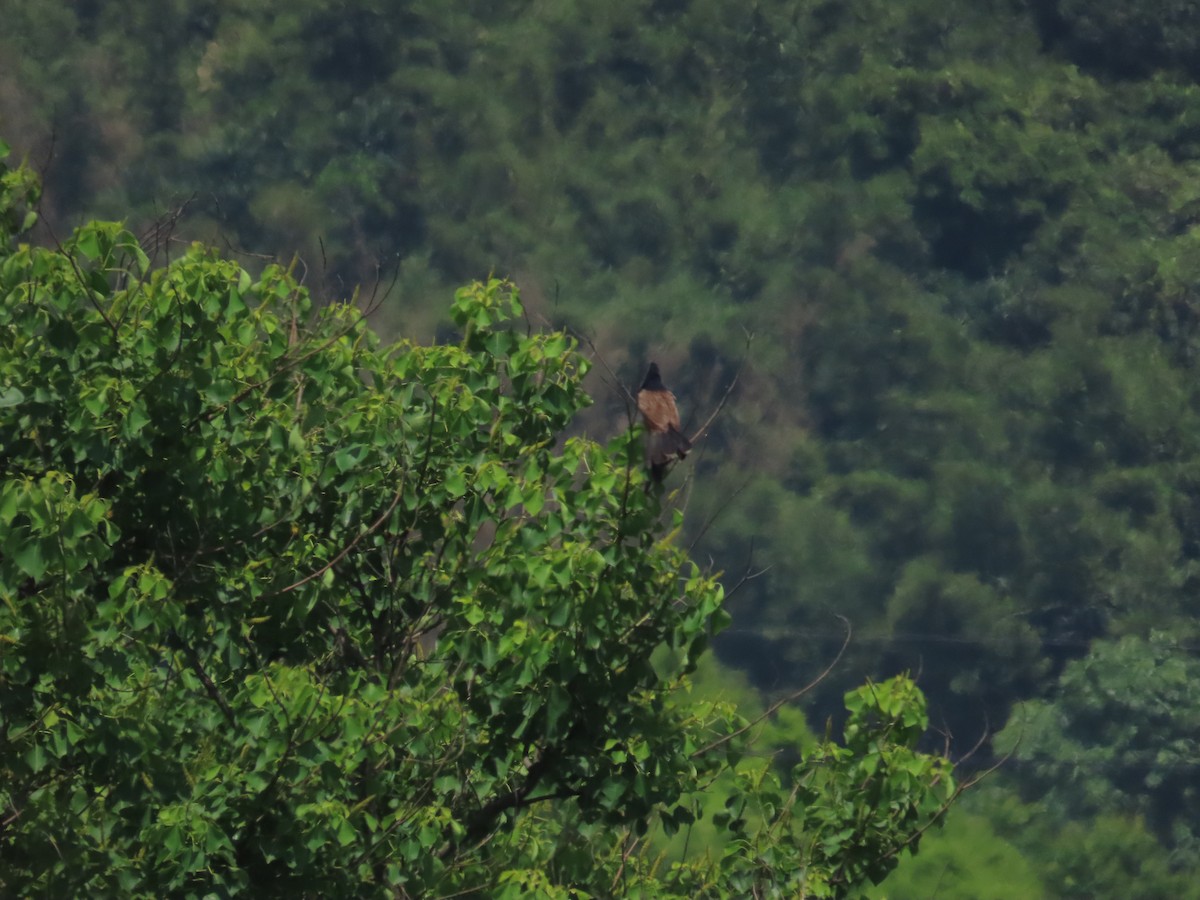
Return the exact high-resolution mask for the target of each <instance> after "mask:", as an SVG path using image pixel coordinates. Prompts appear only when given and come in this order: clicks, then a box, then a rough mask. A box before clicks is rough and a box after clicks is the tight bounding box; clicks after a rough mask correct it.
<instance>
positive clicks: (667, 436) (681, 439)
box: [647, 425, 692, 481]
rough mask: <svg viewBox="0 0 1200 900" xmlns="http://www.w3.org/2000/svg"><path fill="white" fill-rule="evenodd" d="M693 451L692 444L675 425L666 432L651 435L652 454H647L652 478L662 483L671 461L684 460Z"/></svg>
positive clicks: (650, 448)
mask: <svg viewBox="0 0 1200 900" xmlns="http://www.w3.org/2000/svg"><path fill="white" fill-rule="evenodd" d="M691 449H692V442H691V441H689V440H688V439H687V437H686V436H685V435H684V434H683V433H682V432H681V431H679V430H678V429H677V428H675V427H674V426H673V425H672V426H670V427H668V428H667V430H666V431H657V432H655V433H654V434H653V435H651V439H650V447H649V450H650V452H649V453H648V454H647V456H648V460H647V461H648V462H649V464H650V475H651V477H652V478H653V479H654V480H655V481H662V479H663V476H664V475H666V474H667V468H668V467H669V466H670V463H671V461H672V460H675V459H683V458H684V457H685V456H687V455H688V451H689V450H691Z"/></svg>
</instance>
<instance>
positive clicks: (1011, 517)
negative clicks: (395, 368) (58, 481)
mask: <svg viewBox="0 0 1200 900" xmlns="http://www.w3.org/2000/svg"><path fill="white" fill-rule="evenodd" d="M0 19H2V21H3V22H4V24H5V27H4V28H3V29H0V134H4V135H5V137H6V139H7V140H9V141H10V142H12V143H13V144H14V145H15V147H16V148H17V149H18V151H19V152H23V153H28V155H29V159H30V161H31V163H32V164H34V165H37V166H41V167H43V169H44V172H45V181H46V191H47V196H46V202H45V204H44V206H43V214H44V218H45V220H46V222H47V223H48V227H46V228H44V230H43V231H42V232H40V233H39V234H38V235H37V237H38V239H40V240H43V241H46V242H52V241H53V239H54V236H57V237H59V238H62V237H63V235H64V234H65V233H66V231H67V230H68V226H69V225H71V224H76V223H78V222H79V221H82V219H83V218H85V217H87V216H91V215H103V216H114V217H122V218H126V219H127V220H128V221H129V223H130V226H131V227H132V228H134V229H135V230H139V231H141V230H144V229H148V228H149V227H150V226H151V225H152V224H153V223H155V222H161V221H163V217H164V216H168V217H169V216H172V215H173V214H174V213H176V212H177V211H179V210H180V209H181V208H182V209H183V214H182V215H181V216H180V217H179V218H178V221H173V222H172V226H171V227H172V229H173V230H172V232H171V233H172V234H174V235H175V236H176V237H179V238H191V237H203V238H206V239H209V240H212V241H214V242H220V243H224V244H225V245H227V246H229V247H231V248H236V249H239V250H243V251H247V252H252V253H255V254H277V255H279V256H280V257H281V258H282V259H283V261H284V262H286V261H287V260H288V259H290V258H291V255H292V254H293V252H297V253H299V254H300V256H301V258H302V259H303V265H302V266H299V267H298V270H299V271H302V272H304V273H305V278H306V280H307V283H308V285H309V286H310V287H311V288H312V290H313V291H314V293H315V294H316V295H317V296H318V297H320V298H326V299H336V298H340V297H345V296H347V295H349V294H350V292H351V291H352V290H353V288H354V285H355V284H357V283H363V284H366V285H368V286H370V285H372V284H374V283H376V282H379V283H382V284H384V285H387V284H389V283H391V280H392V278H393V277H395V284H394V286H393V287H392V289H391V291H390V293H388V294H387V299H386V301H385V306H384V307H383V308H382V309H381V310H380V312H379V313H378V315H377V317H376V324H377V327H378V328H379V329H380V330H381V331H384V332H394V331H402V332H404V333H407V334H414V335H423V334H433V333H435V332H436V331H437V329H439V327H442V326H443V325H444V324H445V323H444V322H443V313H444V308H445V307H444V303H443V301H442V298H443V297H444V295H445V292H446V289H447V288H448V287H449V286H451V285H457V284H459V283H462V282H464V281H466V280H468V279H470V278H474V277H481V276H485V275H487V274H488V273H489V272H496V273H501V274H504V275H508V276H511V277H513V278H514V279H515V281H516V282H517V283H518V284H519V285H520V287H521V289H522V294H523V296H524V298H525V301H526V304H527V307H528V309H529V313H530V316H531V318H532V319H534V320H535V321H538V322H539V323H540V322H543V321H548V322H550V323H552V324H560V325H567V326H570V327H571V328H573V329H575V330H576V331H577V332H579V333H581V334H583V335H585V336H587V337H588V338H589V339H591V340H592V341H593V342H594V345H595V348H596V350H597V351H598V352H599V354H600V355H601V356H602V357H603V359H604V361H605V362H606V364H607V365H608V366H610V367H611V368H612V369H613V370H614V371H615V372H616V373H617V375H618V376H619V377H620V378H621V379H623V380H624V381H625V383H626V384H632V383H634V382H635V381H636V379H637V378H638V377H639V375H640V373H641V371H642V367H643V366H644V363H645V361H646V360H647V359H648V358H651V357H653V358H655V359H657V360H658V362H659V363H660V364H661V365H662V366H663V369H664V372H665V373H666V376H667V382H668V384H669V385H670V386H671V387H672V388H673V389H674V390H675V391H676V393H677V394H678V396H679V400H680V406H681V408H682V409H683V411H684V415H685V418H690V419H691V424H692V425H696V424H698V423H699V422H702V421H703V420H704V419H705V418H706V417H707V415H708V413H709V412H710V411H711V410H712V409H713V407H714V406H715V405H716V404H717V402H718V400H719V398H720V396H721V394H722V392H723V391H724V389H725V387H726V385H727V384H728V383H729V382H730V381H731V379H732V377H733V375H734V373H735V372H740V374H739V377H738V383H737V386H736V388H735V390H734V393H733V394H732V396H731V399H730V402H729V403H728V405H727V406H726V407H725V409H723V411H722V413H721V415H720V416H719V417H718V419H717V421H716V424H715V426H714V429H713V431H712V432H711V433H710V434H709V435H708V436H707V438H706V440H705V441H704V442H703V443H702V445H701V446H700V447H699V448H698V450H697V452H696V454H694V456H693V457H692V458H690V459H689V461H688V463H687V464H686V465H685V466H683V467H681V469H680V471H679V472H678V473H676V474H674V475H673V476H672V480H671V484H672V485H673V486H679V485H684V486H685V488H684V490H683V491H681V493H680V498H681V502H683V501H686V516H685V523H686V525H685V529H687V530H689V531H690V539H691V540H694V541H695V542H696V543H695V547H694V553H695V554H696V555H697V557H698V558H702V559H707V558H711V559H712V560H713V563H714V565H715V567H716V568H718V569H721V570H724V571H725V572H726V573H727V581H728V582H729V583H730V585H732V584H733V583H736V582H737V581H738V580H739V578H740V576H741V575H742V574H743V573H750V574H755V575H756V577H754V578H752V579H750V580H748V581H746V582H745V583H744V584H742V585H741V586H740V587H739V589H738V590H737V592H736V594H735V595H734V597H733V600H732V605H731V609H732V611H733V614H734V621H733V624H732V626H731V627H730V628H729V629H728V630H727V631H726V632H725V634H724V636H723V638H722V642H721V643H720V644H719V649H720V651H721V654H722V658H723V659H724V661H725V662H726V663H728V664H730V665H732V666H736V667H739V668H742V669H744V670H745V671H746V672H748V673H749V675H750V677H751V679H752V681H753V682H754V684H756V685H757V686H758V687H759V688H760V689H761V690H762V691H764V692H766V693H767V694H769V695H771V696H775V695H779V694H782V693H783V692H786V691H788V690H789V689H794V688H796V687H799V686H801V685H803V684H805V683H807V682H808V681H809V680H810V679H811V678H812V677H814V676H815V675H816V674H817V673H818V672H820V671H821V670H822V669H824V667H825V666H826V665H828V663H829V662H830V661H831V660H832V659H833V657H834V656H835V655H836V653H837V651H838V648H839V647H840V646H841V643H842V641H843V638H844V634H845V629H844V626H843V623H842V619H845V620H846V621H847V622H848V623H849V625H850V627H851V628H852V639H851V642H850V644H849V647H848V649H847V650H846V653H845V655H844V657H843V659H842V661H841V663H840V665H839V666H838V667H837V668H836V669H835V671H834V673H833V674H832V675H831V677H830V678H828V679H827V680H826V681H825V682H824V683H823V684H822V685H821V686H820V687H818V688H817V689H816V690H815V691H814V692H813V694H812V695H810V700H811V705H810V706H809V707H808V712H809V715H810V718H811V719H812V721H813V722H814V723H816V724H818V725H819V724H820V723H822V722H823V721H824V719H825V717H826V716H835V717H840V716H841V715H842V713H841V696H842V694H843V692H844V691H845V690H846V689H848V688H849V687H851V686H854V685H857V684H860V683H861V682H862V680H863V678H864V677H865V676H875V677H886V676H889V675H892V674H894V673H896V672H899V671H905V670H908V671H911V672H912V673H913V674H914V675H915V676H916V677H917V679H918V682H919V683H920V684H921V685H922V687H923V688H924V689H925V690H926V691H927V692H928V695H929V697H930V705H931V712H932V716H933V719H934V721H935V723H937V724H940V725H941V726H942V727H944V729H945V730H946V731H947V732H948V733H949V735H950V740H951V744H950V746H951V750H952V752H953V753H955V754H960V755H962V754H966V752H967V751H968V750H969V749H970V748H971V747H972V746H974V745H975V743H976V741H977V740H979V739H980V738H981V737H983V739H984V745H983V747H982V748H981V750H980V751H979V752H978V753H977V754H975V756H974V757H972V760H973V762H972V763H971V764H972V765H974V764H975V763H977V762H979V761H981V760H982V761H992V760H995V759H996V758H998V757H999V756H1000V755H1003V754H1011V758H1010V759H1009V760H1008V761H1007V763H1006V764H1005V765H1004V766H1002V768H1001V770H1000V773H999V774H998V775H996V776H993V777H992V778H990V779H989V781H988V782H987V786H986V787H985V788H981V789H979V790H977V791H976V792H975V796H974V798H973V799H972V800H970V801H968V803H969V806H970V815H969V816H967V817H964V818H963V819H962V822H963V823H964V825H963V827H962V828H961V829H959V830H957V831H956V830H955V829H954V828H953V827H951V828H950V829H948V832H947V834H946V835H945V836H944V837H942V838H939V841H940V842H941V843H936V844H931V845H930V846H935V847H939V848H940V850H939V851H938V853H937V854H935V853H932V852H931V853H928V854H926V855H925V856H924V857H919V858H918V860H917V864H916V867H914V868H912V869H908V870H905V869H902V870H901V872H900V873H899V875H898V876H897V879H898V880H897V879H894V880H892V881H889V882H887V883H886V884H885V888H887V889H888V891H889V892H890V894H889V895H890V896H896V897H898V896H913V897H920V896H928V895H929V893H930V891H931V888H930V887H929V885H931V884H935V883H936V884H938V885H939V888H938V896H939V897H949V896H963V897H968V896H983V895H984V894H983V893H982V892H981V888H979V887H978V884H993V885H994V884H996V883H997V878H998V877H1000V876H996V875H994V874H992V875H989V874H988V873H995V872H1000V873H1007V875H1009V876H1012V877H1016V876H1015V874H1014V873H1016V872H1018V871H1020V872H1022V873H1024V877H1026V879H1027V884H1028V885H1029V886H1030V887H1028V890H1023V891H1022V892H1021V895H1023V896H1033V895H1035V892H1036V891H1041V892H1042V893H1043V894H1044V895H1045V896H1048V897H1081V898H1082V897H1108V896H1111V897H1128V896H1139V897H1158V896H1161V897H1180V896H1188V895H1193V896H1194V895H1198V894H1200V889H1198V888H1196V887H1194V886H1193V885H1195V884H1200V876H1198V873H1200V794H1197V788H1196V785H1197V784H1200V778H1198V777H1197V775H1198V774H1200V773H1198V771H1197V768H1198V766H1197V762H1196V760H1197V757H1198V754H1197V741H1198V740H1200V705H1198V703H1197V701H1196V699H1195V697H1194V694H1195V692H1194V691H1193V690H1192V689H1191V686H1192V684H1193V683H1194V678H1193V675H1195V674H1196V673H1197V672H1198V671H1200V656H1198V655H1197V648H1198V647H1200V635H1198V634H1197V625H1196V618H1197V612H1200V563H1198V561H1200V507H1198V505H1197V504H1198V503H1200V394H1198V392H1197V388H1196V383H1197V379H1196V377H1195V371H1194V366H1195V363H1196V358H1197V351H1200V306H1198V304H1200V297H1198V296H1197V292H1196V287H1195V286H1196V283H1197V278H1198V276H1200V230H1198V228H1200V181H1198V180H1197V175H1198V174H1200V86H1198V84H1197V78H1200V66H1198V65H1197V62H1196V61H1197V59H1200V53H1197V50H1198V49H1200V48H1198V47H1197V43H1198V42H1200V12H1197V11H1196V10H1195V8H1194V6H1193V5H1192V4H1189V3H1185V2H1183V0H1154V2H1133V0H1097V2H1090V3H1084V2H1081V0H1056V2H1048V3H1032V2H1020V0H983V2H979V0H937V2H935V0H897V2H884V0H850V2H818V0H797V2H793V3H782V2H781V3H765V2H760V3H750V2H733V0H691V2H688V0H657V2H651V0H640V2H634V0H614V2H607V3H603V4H596V3H582V2H560V3H539V2H512V0H510V2H495V3H475V2H464V3H457V4H450V3H441V2H433V0H428V2H423V0H410V2H401V0H376V2H372V0H349V2H346V3H342V4H336V5H335V4H328V3H319V2H316V0H296V2H292V3H289V4H286V5H282V4H277V3H269V2H255V0H242V2H237V3H234V2H229V0H209V2H200V0H197V2H186V0H172V2H170V3H166V4H158V5H156V6H153V7H151V6H149V5H141V6H136V7H133V8H130V7H119V6H114V5H112V4H102V3H80V4H75V5H73V6H66V5H63V6H61V7H52V6H47V5H45V4H36V3H32V2H18V0H7V2H3V0H0ZM244 262H245V264H246V265H247V266H248V267H250V268H252V269H253V268H257V267H260V266H261V261H259V260H258V259H257V258H256V257H253V256H247V257H245V258H244ZM368 289H369V287H368ZM748 335H749V336H751V337H750V338H749V343H747V336H748ZM604 372H605V368H604V366H599V365H598V366H596V368H595V369H594V370H593V375H592V382H591V385H592V389H593V393H596V394H598V395H599V397H600V400H601V403H600V405H599V408H598V409H597V410H594V411H593V413H592V414H591V416H590V418H588V419H586V420H585V426H584V427H586V429H587V430H588V432H589V433H591V434H593V435H595V436H596V437H599V438H602V439H607V438H608V437H609V436H610V435H611V434H613V433H615V432H616V431H617V430H618V429H619V428H622V427H624V425H623V423H624V416H623V414H622V412H621V410H622V400H621V396H620V393H619V391H618V390H617V389H616V388H615V386H613V385H610V384H606V383H605V381H604V379H603V378H602V377H601V376H602V375H603V374H604ZM952 823H953V820H952ZM984 848H987V852H985V850H984ZM935 858H936V859H940V860H942V862H941V863H940V865H941V868H936V866H937V865H938V863H937V862H935V861H933V860H935ZM1014 860H1017V861H1019V865H1018V864H1017V863H1016V862H1014ZM923 867H926V868H923ZM947 872H957V873H963V872H974V873H976V875H978V876H979V878H980V880H979V881H978V882H977V884H976V886H974V887H972V886H971V883H970V881H969V880H968V879H967V878H966V877H965V876H964V877H963V879H962V880H961V883H957V884H955V883H952V882H953V881H954V879H953V878H949V877H948V876H947V874H946V873H947ZM979 873H983V874H982V875H980V874H979ZM923 878H928V879H929V880H928V881H927V882H924V881H922V879H923ZM905 879H907V881H906V880H905ZM1000 883H1002V880H1001V882H1000ZM893 887H894V889H893ZM956 890H957V891H959V893H958V894H955V893H953V891H956ZM904 891H909V892H910V893H903V892H904ZM996 896H1006V895H1005V894H1004V893H999V894H997V895H996ZM1007 896H1012V894H1008V895H1007Z"/></svg>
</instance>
